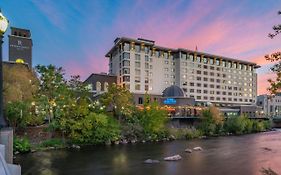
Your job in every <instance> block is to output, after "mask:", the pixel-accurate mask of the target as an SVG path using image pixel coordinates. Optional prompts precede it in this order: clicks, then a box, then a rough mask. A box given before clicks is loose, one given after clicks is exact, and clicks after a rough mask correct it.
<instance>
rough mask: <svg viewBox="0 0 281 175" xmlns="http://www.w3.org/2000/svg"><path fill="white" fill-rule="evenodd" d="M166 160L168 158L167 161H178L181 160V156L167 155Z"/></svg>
mask: <svg viewBox="0 0 281 175" xmlns="http://www.w3.org/2000/svg"><path fill="white" fill-rule="evenodd" d="M164 160H166V161H177V160H181V156H180V155H178V154H177V155H174V156H170V157H165V158H164Z"/></svg>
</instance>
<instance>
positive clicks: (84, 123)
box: [68, 113, 121, 144]
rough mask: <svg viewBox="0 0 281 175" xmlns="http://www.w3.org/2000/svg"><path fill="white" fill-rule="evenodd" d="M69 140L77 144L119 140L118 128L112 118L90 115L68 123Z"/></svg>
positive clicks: (102, 115)
mask: <svg viewBox="0 0 281 175" xmlns="http://www.w3.org/2000/svg"><path fill="white" fill-rule="evenodd" d="M68 127H69V130H70V135H69V136H70V138H71V139H73V141H74V142H78V143H91V144H101V143H105V142H108V141H116V140H118V139H119V138H120V133H121V131H120V126H119V124H118V122H117V121H116V120H115V119H113V118H112V117H108V116H106V115H104V114H96V113H90V114H89V115H87V116H86V117H85V118H81V119H80V120H79V121H72V122H70V123H69V126H68Z"/></svg>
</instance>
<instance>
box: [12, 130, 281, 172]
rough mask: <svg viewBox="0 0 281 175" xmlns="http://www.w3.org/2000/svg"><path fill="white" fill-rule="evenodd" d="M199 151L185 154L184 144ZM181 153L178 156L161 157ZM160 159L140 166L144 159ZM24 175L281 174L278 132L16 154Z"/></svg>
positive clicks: (280, 138)
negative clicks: (266, 171)
mask: <svg viewBox="0 0 281 175" xmlns="http://www.w3.org/2000/svg"><path fill="white" fill-rule="evenodd" d="M196 146H200V147H202V148H203V149H204V150H203V151H197V152H194V151H193V152H192V153H185V152H184V150H185V149H186V148H193V147H196ZM175 154H180V155H181V156H182V160H179V161H176V162H167V161H163V158H164V157H166V156H171V155H175ZM149 158H150V159H157V160H160V163H158V164H144V163H143V161H144V160H146V159H149ZM15 163H18V164H20V165H21V166H22V174H34V175H41V174H42V175H43V174H44V175H45V174H46V175H59V174H67V175H95V174H97V175H111V174H114V175H115V174H116V175H119V174H120V175H129V174H130V175H131V174H132V175H144V174H145V175H154V174H155V175H186V174H189V175H193V174H194V175H197V174H198V175H244V174H245V175H257V174H261V173H260V170H261V168H262V167H264V168H269V167H270V168H271V169H272V170H274V171H275V172H277V173H278V174H281V166H280V165H281V131H272V132H266V133H258V134H249V135H243V136H228V137H217V138H209V139H196V140H188V141H171V142H159V143H144V144H143V143H139V144H134V145H132V144H128V145H115V146H91V147H83V148H82V149H81V150H52V151H45V152H35V153H29V154H24V155H17V157H16V159H15Z"/></svg>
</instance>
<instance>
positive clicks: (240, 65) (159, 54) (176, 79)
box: [106, 37, 259, 105]
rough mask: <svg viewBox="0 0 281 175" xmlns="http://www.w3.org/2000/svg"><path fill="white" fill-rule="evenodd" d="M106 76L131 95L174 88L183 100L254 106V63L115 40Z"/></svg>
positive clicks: (142, 41) (139, 41) (123, 39)
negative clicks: (179, 90)
mask: <svg viewBox="0 0 281 175" xmlns="http://www.w3.org/2000/svg"><path fill="white" fill-rule="evenodd" d="M106 57H108V58H109V73H110V74H114V75H116V76H117V83H118V84H121V85H122V86H124V87H126V88H128V89H129V90H130V91H131V92H132V93H134V94H139V95H141V94H145V93H146V92H147V93H148V94H151V95H155V96H160V95H162V92H163V90H164V89H165V88H167V87H169V86H171V85H177V86H179V87H180V88H182V90H183V91H184V93H185V95H186V97H194V98H195V100H196V101H198V102H212V103H216V104H231V105H235V104H245V105H246V104H254V103H255V102H256V96H257V74H256V71H255V69H256V68H258V67H259V66H258V65H256V64H255V63H252V62H248V61H242V60H237V59H233V58H227V57H223V56H218V55H213V54H208V53H203V52H198V51H192V50H187V49H181V48H177V49H175V48H166V47H161V46H157V45H155V42H154V41H150V40H146V39H141V38H138V39H131V38H125V37H122V38H117V39H116V40H115V41H114V46H113V47H112V49H111V50H110V51H109V52H108V53H107V54H106Z"/></svg>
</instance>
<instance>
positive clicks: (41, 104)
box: [35, 65, 75, 123]
mask: <svg viewBox="0 0 281 175" xmlns="http://www.w3.org/2000/svg"><path fill="white" fill-rule="evenodd" d="M36 71H37V73H38V74H39V82H40V84H39V89H38V92H37V94H36V96H35V98H36V107H37V111H38V112H39V114H41V115H44V116H45V117H48V120H49V123H50V122H51V119H52V118H54V117H59V115H62V114H64V108H65V107H66V106H65V105H66V104H67V105H68V103H69V101H70V100H71V99H70V91H69V89H68V87H67V81H66V80H65V79H64V71H63V69H62V68H61V67H58V68H57V67H55V66H53V65H49V66H43V65H38V66H36ZM72 104H73V105H75V102H72Z"/></svg>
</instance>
